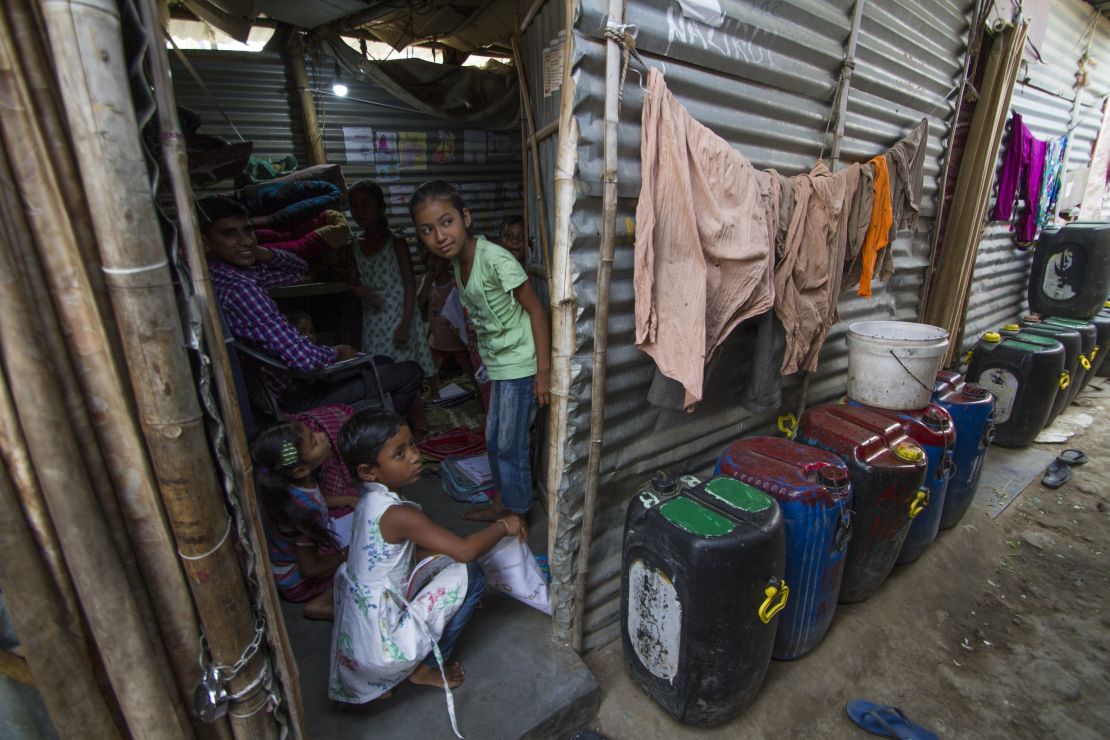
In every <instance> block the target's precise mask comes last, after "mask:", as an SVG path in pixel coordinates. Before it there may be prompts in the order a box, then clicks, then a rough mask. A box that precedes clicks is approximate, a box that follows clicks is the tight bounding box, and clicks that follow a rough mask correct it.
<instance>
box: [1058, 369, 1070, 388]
mask: <svg viewBox="0 0 1110 740" xmlns="http://www.w3.org/2000/svg"><path fill="white" fill-rule="evenodd" d="M1069 385H1071V375H1069V374H1068V371H1067V370H1065V371H1064V372H1062V373H1060V390H1062V391H1066V390H1067V389H1068V386H1069Z"/></svg>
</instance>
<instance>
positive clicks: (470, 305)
mask: <svg viewBox="0 0 1110 740" xmlns="http://www.w3.org/2000/svg"><path fill="white" fill-rule="evenodd" d="M451 262H452V267H453V268H454V271H455V284H456V285H458V286H459V294H460V295H461V297H462V302H463V305H464V306H466V311H467V314H468V315H469V317H470V321H471V323H473V324H474V328H475V330H476V331H477V333H478V354H480V355H481V356H482V362H484V363H485V365H486V370H487V371H488V372H489V377H490V380H516V379H518V378H526V377H528V376H529V375H535V374H536V342H535V339H533V337H532V323H531V321H530V320H529V318H528V312H527V311H525V310H524V307H523V306H521V305H520V303H519V302H518V301H517V299H516V297H515V296H514V295H513V290H515V289H516V288H519V287H520V286H521V285H523V284H524V283H525V282H526V281H527V280H528V275H527V273H525V272H524V268H523V267H521V266H520V263H519V262H517V261H516V258H515V257H513V256H512V255H511V254H509V253H508V252H507V251H505V249H503V248H502V247H499V246H497V245H496V244H494V243H493V242H491V241H489V240H487V239H486V238H484V237H481V236H480V237H478V245H477V247H475V249H474V266H473V267H472V268H471V270H470V280H469V281H468V282H467V283H466V285H465V286H463V280H462V269H461V267H460V266H459V261H458V260H457V259H455V260H452V261H451Z"/></svg>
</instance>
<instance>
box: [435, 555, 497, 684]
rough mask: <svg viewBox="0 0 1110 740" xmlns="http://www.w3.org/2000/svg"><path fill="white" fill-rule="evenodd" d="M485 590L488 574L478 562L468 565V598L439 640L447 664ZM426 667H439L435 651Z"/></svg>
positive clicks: (441, 652)
mask: <svg viewBox="0 0 1110 740" xmlns="http://www.w3.org/2000/svg"><path fill="white" fill-rule="evenodd" d="M485 588H486V574H485V573H483V572H482V566H480V565H478V561H477V560H474V561H471V562H469V563H467V564H466V598H464V599H463V603H462V606H460V607H459V610H458V611H457V612H455V616H453V617H451V621H449V622H448V623H447V625H446V626H444V628H443V634H442V635H440V638H439V653H440V655H442V656H443V662H444V663H445V664H446V663H447V659H448V658H450V657H451V651H452V650H454V649H455V640H457V639H459V634H460V633H461V632H462V629H463V627H465V626H466V623H467V622H469V621H470V615H471V614H473V613H474V609H475V608H476V607H477V606H478V600H479V599H481V598H482V591H484V590H485ZM424 665H426V666H429V667H431V668H436V667H438V666H439V664H438V663H436V654H435V651H432V652H430V653H428V656H427V657H426V658H424Z"/></svg>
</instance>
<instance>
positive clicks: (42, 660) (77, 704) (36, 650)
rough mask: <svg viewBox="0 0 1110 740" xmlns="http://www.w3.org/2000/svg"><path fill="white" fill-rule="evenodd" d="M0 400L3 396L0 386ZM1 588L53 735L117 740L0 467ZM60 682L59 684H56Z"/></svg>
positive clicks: (82, 648) (81, 647)
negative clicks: (48, 713)
mask: <svg viewBox="0 0 1110 740" xmlns="http://www.w3.org/2000/svg"><path fill="white" fill-rule="evenodd" d="M0 395H3V396H6V395H7V388H6V387H5V385H4V384H3V383H0ZM7 421H8V420H7V419H5V423H7ZM0 584H2V585H3V587H4V600H5V603H6V604H7V608H8V611H9V613H10V614H11V617H12V621H13V623H14V625H15V628H16V632H17V633H18V634H19V635H20V640H21V641H20V645H21V647H22V648H23V651H24V654H25V655H26V656H27V664H28V666H29V667H30V668H31V675H32V676H33V677H34V678H35V683H36V686H37V688H38V690H39V694H40V695H41V696H42V699H43V703H44V704H46V708H47V711H49V712H50V718H51V719H52V720H53V721H54V726H55V728H56V729H57V730H58V733H59V734H60V735H61V736H62V737H78V736H82V735H83V736H84V737H95V738H103V739H104V740H113V738H118V737H119V736H120V735H119V732H118V730H117V729H116V726H115V723H114V722H113V721H112V713H111V712H110V711H109V710H108V707H107V705H106V704H105V702H104V700H103V698H102V697H101V695H100V687H98V686H97V685H96V677H95V674H94V672H93V669H92V665H91V664H90V662H89V655H88V652H87V651H86V650H85V646H84V645H83V644H82V641H81V639H80V635H79V634H74V633H73V632H71V631H70V630H69V629H68V625H67V622H68V621H69V615H68V614H66V610H65V607H64V602H63V601H62V600H61V598H60V597H59V596H58V593H57V591H56V590H55V587H54V583H53V580H52V578H51V576H50V570H49V568H47V567H46V564H45V562H44V561H43V559H42V553H41V551H40V550H39V549H38V547H37V545H36V543H35V538H34V536H33V535H32V534H31V531H30V530H29V529H28V528H27V524H26V523H25V521H24V519H23V511H22V510H21V509H20V506H19V501H18V499H17V497H16V493H15V489H14V487H13V485H12V481H11V479H10V478H9V477H8V471H7V470H5V469H4V468H2V467H0ZM63 676H64V680H55V679H60V678H62V677H63Z"/></svg>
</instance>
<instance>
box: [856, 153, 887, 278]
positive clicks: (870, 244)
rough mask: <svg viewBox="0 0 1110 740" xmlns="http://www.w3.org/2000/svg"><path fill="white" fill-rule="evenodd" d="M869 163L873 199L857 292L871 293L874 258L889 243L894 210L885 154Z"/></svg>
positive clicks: (861, 258)
mask: <svg viewBox="0 0 1110 740" xmlns="http://www.w3.org/2000/svg"><path fill="white" fill-rule="evenodd" d="M869 164H872V165H874V166H875V185H874V188H875V200H874V201H873V202H872V204H871V225H870V226H868V227H867V237H866V238H865V239H864V240H863V247H861V248H860V268H861V271H860V277H859V294H860V295H861V296H869V295H871V277H872V275H873V273H874V272H875V260H876V258H877V257H878V256H879V252H880V251H881V250H882V249H885V248H886V246H887V244H889V243H890V227H891V224H893V223H894V211H893V209H892V208H891V205H890V173H889V171H888V170H887V164H886V156H884V155H882V154H880V155H879V156H877V157H875V158H874V159H872V160H871V161H870V162H869Z"/></svg>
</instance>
